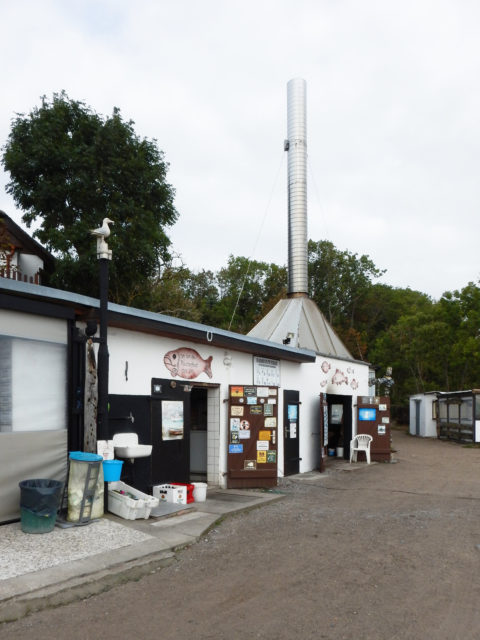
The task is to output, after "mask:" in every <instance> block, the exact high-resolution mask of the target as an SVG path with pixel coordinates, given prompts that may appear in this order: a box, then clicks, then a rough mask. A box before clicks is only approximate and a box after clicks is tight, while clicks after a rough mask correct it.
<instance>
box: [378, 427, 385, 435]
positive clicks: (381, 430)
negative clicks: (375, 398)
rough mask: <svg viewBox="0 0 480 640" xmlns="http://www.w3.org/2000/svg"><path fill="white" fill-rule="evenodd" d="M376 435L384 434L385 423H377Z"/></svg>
mask: <svg viewBox="0 0 480 640" xmlns="http://www.w3.org/2000/svg"><path fill="white" fill-rule="evenodd" d="M378 435H379V436H384V435H385V425H384V424H379V425H378Z"/></svg>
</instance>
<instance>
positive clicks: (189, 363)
mask: <svg viewBox="0 0 480 640" xmlns="http://www.w3.org/2000/svg"><path fill="white" fill-rule="evenodd" d="M212 360H213V356H209V357H208V358H206V359H205V360H204V359H203V358H202V356H201V355H200V354H199V353H198V352H197V351H195V349H190V348H189V347H181V348H180V349H175V350H174V351H169V352H168V353H166V354H165V356H164V357H163V364H164V365H165V366H166V367H167V369H168V370H169V371H170V374H171V376H172V378H175V377H176V376H178V377H179V378H184V379H185V380H193V379H194V378H198V376H199V375H200V374H202V373H206V374H207V376H208V377H209V378H211V377H212V375H213V374H212Z"/></svg>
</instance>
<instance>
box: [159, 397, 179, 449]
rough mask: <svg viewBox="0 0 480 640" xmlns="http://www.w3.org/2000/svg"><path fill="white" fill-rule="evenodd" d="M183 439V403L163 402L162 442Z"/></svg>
mask: <svg viewBox="0 0 480 640" xmlns="http://www.w3.org/2000/svg"><path fill="white" fill-rule="evenodd" d="M182 439H183V402H182V401H181V400H180V401H178V400H162V440H182Z"/></svg>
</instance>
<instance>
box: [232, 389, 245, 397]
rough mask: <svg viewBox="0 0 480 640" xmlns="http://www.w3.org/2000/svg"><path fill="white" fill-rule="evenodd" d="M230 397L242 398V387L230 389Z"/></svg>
mask: <svg viewBox="0 0 480 640" xmlns="http://www.w3.org/2000/svg"><path fill="white" fill-rule="evenodd" d="M230 396H231V397H232V398H241V397H242V396H243V387H232V388H231V389H230Z"/></svg>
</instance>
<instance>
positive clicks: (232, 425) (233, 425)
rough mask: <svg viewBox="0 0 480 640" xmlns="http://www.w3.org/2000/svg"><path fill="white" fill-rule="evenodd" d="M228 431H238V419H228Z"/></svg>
mask: <svg viewBox="0 0 480 640" xmlns="http://www.w3.org/2000/svg"><path fill="white" fill-rule="evenodd" d="M230 431H240V418H230Z"/></svg>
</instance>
